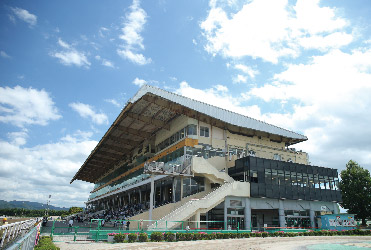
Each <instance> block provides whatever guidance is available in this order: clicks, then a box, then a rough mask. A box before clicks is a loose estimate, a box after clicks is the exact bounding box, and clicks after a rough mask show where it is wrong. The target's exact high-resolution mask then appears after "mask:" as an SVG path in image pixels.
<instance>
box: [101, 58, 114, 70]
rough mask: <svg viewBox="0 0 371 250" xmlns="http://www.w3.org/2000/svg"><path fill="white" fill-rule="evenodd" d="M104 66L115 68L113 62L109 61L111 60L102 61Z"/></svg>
mask: <svg viewBox="0 0 371 250" xmlns="http://www.w3.org/2000/svg"><path fill="white" fill-rule="evenodd" d="M102 65H103V66H106V67H110V68H114V67H115V65H114V64H113V62H111V61H109V60H106V59H103V60H102Z"/></svg>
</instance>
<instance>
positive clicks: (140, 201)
mask: <svg viewBox="0 0 371 250" xmlns="http://www.w3.org/2000/svg"><path fill="white" fill-rule="evenodd" d="M139 203H142V191H141V190H140V189H139Z"/></svg>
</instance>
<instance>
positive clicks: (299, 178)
mask: <svg viewBox="0 0 371 250" xmlns="http://www.w3.org/2000/svg"><path fill="white" fill-rule="evenodd" d="M296 178H297V183H296V185H297V186H298V187H302V185H303V175H302V173H297V177H296Z"/></svg>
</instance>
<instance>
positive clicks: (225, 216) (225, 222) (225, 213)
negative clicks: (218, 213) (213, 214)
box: [224, 197, 228, 230]
mask: <svg viewBox="0 0 371 250" xmlns="http://www.w3.org/2000/svg"><path fill="white" fill-rule="evenodd" d="M227 213H228V210H227V197H225V199H224V230H227V228H228V221H227V219H228V216H227Z"/></svg>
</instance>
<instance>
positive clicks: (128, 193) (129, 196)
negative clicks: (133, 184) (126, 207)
mask: <svg viewBox="0 0 371 250" xmlns="http://www.w3.org/2000/svg"><path fill="white" fill-rule="evenodd" d="M128 196H129V202H128V204H131V200H130V193H128Z"/></svg>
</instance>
